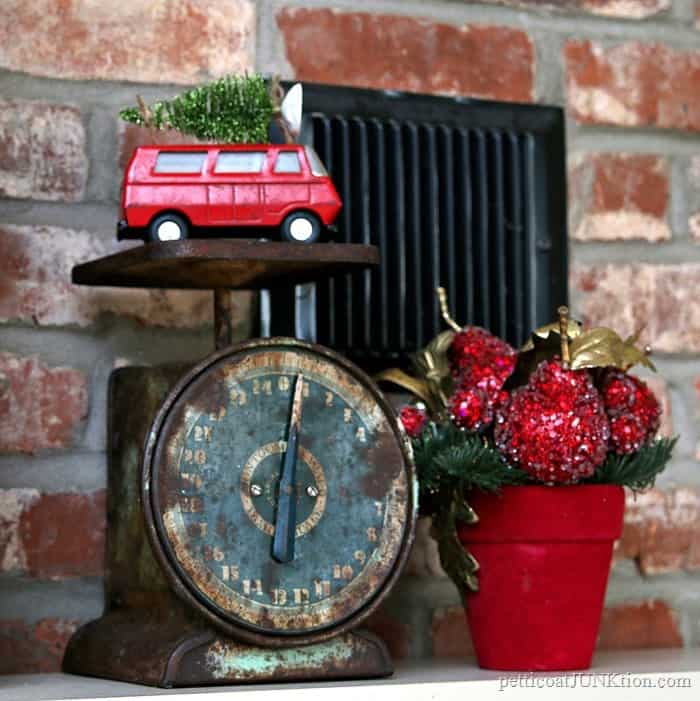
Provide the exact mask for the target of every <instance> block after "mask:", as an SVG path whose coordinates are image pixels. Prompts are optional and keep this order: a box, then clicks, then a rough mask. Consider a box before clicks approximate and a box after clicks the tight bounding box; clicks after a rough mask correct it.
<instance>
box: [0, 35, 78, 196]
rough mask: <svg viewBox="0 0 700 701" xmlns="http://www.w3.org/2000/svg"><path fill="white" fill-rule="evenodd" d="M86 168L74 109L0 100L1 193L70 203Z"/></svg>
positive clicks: (0, 42)
mask: <svg viewBox="0 0 700 701" xmlns="http://www.w3.org/2000/svg"><path fill="white" fill-rule="evenodd" d="M2 43H3V42H2V41H1V40H0V47H1V46H2ZM1 51H2V48H0V52H1ZM87 170H88V161H87V156H86V153H85V129H84V127H83V124H82V121H81V117H80V112H79V111H78V110H77V109H75V108H73V107H68V106H64V105H51V104H48V103H44V102H32V101H28V100H14V101H5V100H0V195H2V196H5V197H18V198H32V199H36V200H63V201H67V202H74V201H76V200H80V199H82V197H83V195H84V193H85V182H86V180H87Z"/></svg>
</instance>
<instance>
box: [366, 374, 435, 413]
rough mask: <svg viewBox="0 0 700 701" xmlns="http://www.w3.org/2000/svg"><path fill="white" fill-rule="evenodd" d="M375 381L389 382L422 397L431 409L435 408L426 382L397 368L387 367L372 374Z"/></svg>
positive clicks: (433, 399)
mask: <svg viewBox="0 0 700 701" xmlns="http://www.w3.org/2000/svg"><path fill="white" fill-rule="evenodd" d="M374 381H375V382H391V383H392V384H394V385H397V386H398V387H401V388H402V389H405V390H406V391H407V392H410V393H411V394H413V395H415V396H416V397H418V398H419V399H422V400H423V401H424V402H425V403H426V404H427V405H428V408H429V409H431V411H434V410H435V408H436V407H435V398H434V397H433V396H432V395H431V393H430V389H429V386H428V383H427V382H425V381H424V380H420V379H418V378H417V377H411V375H409V374H408V373H406V372H404V371H403V370H400V369H399V368H389V369H388V370H383V371H382V372H380V373H377V374H376V375H375V376H374Z"/></svg>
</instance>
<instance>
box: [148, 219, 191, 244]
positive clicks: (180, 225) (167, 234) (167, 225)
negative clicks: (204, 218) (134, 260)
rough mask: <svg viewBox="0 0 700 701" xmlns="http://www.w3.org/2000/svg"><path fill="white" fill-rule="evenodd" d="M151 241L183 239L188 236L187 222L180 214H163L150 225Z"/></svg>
mask: <svg viewBox="0 0 700 701" xmlns="http://www.w3.org/2000/svg"><path fill="white" fill-rule="evenodd" d="M149 233H150V240H151V241H160V242H166V241H182V240H183V239H186V238H187V222H186V221H185V220H184V219H183V218H182V217H181V216H179V215H178V214H161V215H160V216H158V217H156V218H155V219H154V220H153V221H152V222H151V226H150V227H149Z"/></svg>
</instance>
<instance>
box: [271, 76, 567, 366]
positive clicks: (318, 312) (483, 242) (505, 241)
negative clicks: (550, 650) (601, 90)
mask: <svg viewBox="0 0 700 701" xmlns="http://www.w3.org/2000/svg"><path fill="white" fill-rule="evenodd" d="M304 107H305V116H304V123H303V125H302V139H303V140H304V142H305V143H310V144H311V145H313V146H314V147H315V149H316V151H317V152H318V154H319V156H320V157H321V159H322V160H323V161H324V163H325V165H326V167H327V169H328V170H329V172H330V173H331V176H332V178H333V181H334V182H335V185H336V188H337V189H338V193H339V194H340V196H341V198H342V199H343V202H344V206H343V209H342V212H341V214H340V216H339V218H338V220H337V222H336V224H337V227H338V234H337V235H335V237H334V239H335V240H337V241H346V242H352V243H372V244H374V245H376V246H378V247H379V250H380V255H381V265H380V266H379V267H378V268H376V269H373V270H371V271H363V272H358V273H354V274H352V275H339V276H337V277H335V278H334V279H331V280H326V281H323V282H320V283H318V284H317V286H316V294H315V302H314V304H315V309H314V310H313V314H309V315H307V316H308V318H315V322H316V327H315V328H316V336H315V340H316V341H317V342H319V343H321V344H324V345H329V346H331V347H333V348H335V349H336V350H338V351H340V352H343V353H345V354H347V355H348V356H349V357H350V358H352V359H353V360H355V361H356V362H359V363H360V364H361V365H363V366H364V367H366V368H367V369H369V370H372V371H374V370H378V369H381V368H383V367H390V366H392V365H397V364H398V365H404V366H406V365H408V363H409V360H410V356H411V354H412V353H414V352H415V351H416V350H418V349H419V348H421V347H423V346H424V345H425V344H426V343H428V342H429V341H430V340H431V339H432V338H433V337H434V336H435V335H436V334H438V333H439V332H440V331H443V330H444V329H445V328H446V326H445V324H444V322H443V320H442V318H441V316H440V310H439V305H438V302H437V298H436V296H435V292H434V289H435V287H436V286H437V285H442V286H443V287H445V288H446V289H447V293H448V296H449V301H450V311H451V314H452V316H453V317H454V318H455V319H456V320H457V321H458V322H459V323H460V324H465V325H466V324H477V325H479V326H484V327H486V328H488V329H489V330H491V331H492V332H494V333H496V334H498V335H501V336H504V337H505V338H506V339H507V340H508V341H509V342H510V343H511V344H513V345H515V346H518V345H520V344H522V342H523V341H524V340H525V334H526V333H527V332H529V331H530V330H531V329H533V328H535V327H537V326H540V325H542V324H544V323H547V322H548V321H550V320H551V318H553V315H554V313H555V310H556V308H557V306H558V305H559V304H561V303H565V302H566V298H567V294H566V277H567V276H566V265H567V261H566V212H565V208H564V206H563V205H562V204H561V203H562V202H564V201H565V188H566V181H565V163H564V152H565V149H564V130H563V124H564V117H563V112H562V111H561V110H560V109H558V108H551V107H542V106H538V105H510V104H506V103H490V102H489V103H487V102H480V101H478V100H458V99H451V98H442V97H429V96H420V95H407V94H394V93H392V94H391V95H390V96H388V95H386V94H385V93H382V92H381V91H376V92H375V91H367V90H358V89H351V88H339V87H333V86H318V85H308V84H307V85H304ZM555 203H559V204H555ZM284 294H286V295H287V296H288V294H289V293H287V292H285V291H284V290H273V291H272V292H271V295H273V298H272V312H273V317H274V315H275V312H276V310H277V309H278V308H279V309H280V310H281V311H280V314H282V315H284V314H288V313H289V305H288V304H283V303H280V304H279V305H278V306H276V305H275V301H274V300H275V297H274V295H279V297H277V299H279V300H283V299H284V297H283V296H282V295H284ZM296 313H297V314H299V313H301V311H300V309H299V307H298V308H297V312H296ZM275 328H276V329H278V330H282V329H283V328H286V329H288V330H289V333H293V329H294V328H295V326H294V321H293V319H290V320H289V323H286V322H285V324H279V323H278V324H276V325H275Z"/></svg>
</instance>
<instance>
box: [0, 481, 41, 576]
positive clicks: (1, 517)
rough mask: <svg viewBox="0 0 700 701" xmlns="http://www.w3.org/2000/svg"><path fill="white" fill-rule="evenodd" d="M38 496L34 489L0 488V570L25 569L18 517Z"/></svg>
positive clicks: (25, 563)
mask: <svg viewBox="0 0 700 701" xmlns="http://www.w3.org/2000/svg"><path fill="white" fill-rule="evenodd" d="M39 498H40V494H39V492H38V491H37V490H36V489H0V572H24V571H26V569H27V553H26V552H25V550H24V545H23V544H22V539H21V537H20V528H19V524H20V518H21V516H22V513H23V512H24V511H25V510H26V509H28V508H29V507H30V506H31V505H32V504H33V503H35V502H36V501H37V500H38V499H39Z"/></svg>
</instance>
